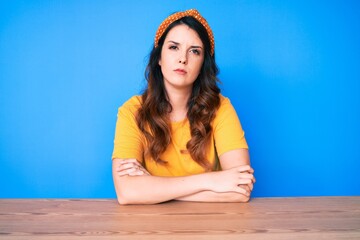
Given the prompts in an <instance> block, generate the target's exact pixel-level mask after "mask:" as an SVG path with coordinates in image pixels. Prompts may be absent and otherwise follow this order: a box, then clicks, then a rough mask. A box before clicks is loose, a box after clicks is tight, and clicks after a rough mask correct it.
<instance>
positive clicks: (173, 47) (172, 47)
mask: <svg viewBox="0 0 360 240" xmlns="http://www.w3.org/2000/svg"><path fill="white" fill-rule="evenodd" d="M169 49H177V46H174V45H172V46H170V47H169Z"/></svg>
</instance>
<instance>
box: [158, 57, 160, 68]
mask: <svg viewBox="0 0 360 240" xmlns="http://www.w3.org/2000/svg"><path fill="white" fill-rule="evenodd" d="M158 64H159V66H161V58H160V60H159V62H158Z"/></svg>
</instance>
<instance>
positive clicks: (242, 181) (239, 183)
mask: <svg viewBox="0 0 360 240" xmlns="http://www.w3.org/2000/svg"><path fill="white" fill-rule="evenodd" d="M249 183H252V180H251V179H246V178H240V179H239V180H238V182H237V185H247V184H249Z"/></svg>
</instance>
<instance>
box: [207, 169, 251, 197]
mask: <svg viewBox="0 0 360 240" xmlns="http://www.w3.org/2000/svg"><path fill="white" fill-rule="evenodd" d="M253 173H254V170H253V169H252V168H251V167H250V166H249V165H243V166H239V167H234V168H231V169H227V170H222V171H218V172H211V173H210V174H211V181H210V184H211V186H210V188H211V189H210V190H212V191H214V192H237V193H241V194H244V195H246V196H250V191H251V190H250V189H249V188H245V187H241V186H244V185H252V184H253V183H255V178H254V175H253ZM249 190H250V191H249Z"/></svg>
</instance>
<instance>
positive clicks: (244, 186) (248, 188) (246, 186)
mask: <svg viewBox="0 0 360 240" xmlns="http://www.w3.org/2000/svg"><path fill="white" fill-rule="evenodd" d="M238 187H241V188H243V189H245V190H246V191H247V192H251V189H250V187H249V184H248V185H239V186H238Z"/></svg>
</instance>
